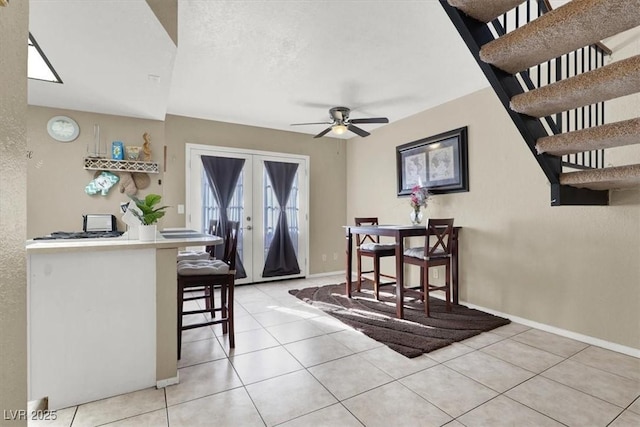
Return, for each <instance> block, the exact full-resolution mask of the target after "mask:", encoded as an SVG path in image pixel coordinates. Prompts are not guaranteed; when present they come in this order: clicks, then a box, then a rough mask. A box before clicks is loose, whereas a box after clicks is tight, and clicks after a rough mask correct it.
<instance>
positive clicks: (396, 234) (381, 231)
mask: <svg viewBox="0 0 640 427" xmlns="http://www.w3.org/2000/svg"><path fill="white" fill-rule="evenodd" d="M461 228H462V227H453V234H452V236H451V237H452V239H451V245H452V247H451V288H452V300H453V303H454V304H458V280H459V274H458V235H459V232H460V229H461ZM344 229H345V234H346V240H347V250H346V256H347V269H346V280H345V286H346V294H347V297H349V298H351V284H352V280H351V269H352V265H353V235H354V234H369V235H371V236H388V237H393V238H395V245H396V316H397V317H398V318H399V319H403V318H404V304H403V301H404V268H403V267H404V265H403V259H402V257H403V254H404V239H405V238H406V237H414V236H426V235H427V227H426V226H424V225H358V226H356V225H345V226H344Z"/></svg>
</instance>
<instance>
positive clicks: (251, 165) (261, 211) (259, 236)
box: [185, 144, 309, 284]
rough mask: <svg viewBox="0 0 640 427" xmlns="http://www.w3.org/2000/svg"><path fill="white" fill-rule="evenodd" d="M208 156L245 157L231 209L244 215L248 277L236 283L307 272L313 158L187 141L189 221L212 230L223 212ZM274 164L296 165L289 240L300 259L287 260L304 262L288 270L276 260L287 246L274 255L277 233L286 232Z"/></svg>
mask: <svg viewBox="0 0 640 427" xmlns="http://www.w3.org/2000/svg"><path fill="white" fill-rule="evenodd" d="M203 156H205V157H214V158H216V160H218V161H221V162H224V161H225V160H224V159H229V160H230V161H235V162H238V161H239V162H240V163H242V162H243V165H242V170H241V172H240V174H239V176H238V179H237V182H236V183H235V187H234V188H233V195H232V197H231V200H230V202H229V204H228V206H227V209H226V214H227V217H228V219H229V220H232V221H240V235H239V236H238V254H239V259H240V262H241V264H242V268H243V269H244V272H245V274H246V277H244V278H240V279H238V280H236V283H238V284H242V283H253V282H262V281H268V280H279V279H282V278H290V277H302V276H306V275H307V274H308V271H307V270H308V267H307V254H308V235H309V233H308V224H309V223H308V205H309V197H308V188H309V186H308V180H309V178H308V161H309V158H308V157H307V156H295V155H289V154H284V153H271V152H264V151H254V150H241V149H233V148H225V147H215V146H209V145H199V144H187V145H186V156H185V159H186V212H185V213H186V226H187V227H188V228H191V229H194V230H199V231H201V232H206V231H207V230H208V228H209V223H210V221H211V220H213V221H214V222H215V221H216V220H217V219H219V218H220V209H221V207H220V205H219V203H218V201H217V200H216V197H215V196H214V192H213V190H212V187H211V185H210V180H209V178H208V176H207V172H206V171H205V167H204V165H203V161H202V158H203ZM274 164H275V165H276V166H283V165H286V166H284V167H286V168H287V169H288V170H291V171H294V170H295V173H294V174H293V175H292V176H291V178H292V181H291V183H290V185H288V190H289V194H288V199H287V200H286V205H285V207H284V211H285V213H284V215H286V228H287V230H286V233H287V235H288V240H289V241H290V242H291V244H292V246H293V251H294V252H295V255H294V256H295V259H294V260H292V259H291V256H289V257H288V258H289V260H288V262H287V264H288V265H290V264H291V263H292V262H293V264H296V263H297V266H298V267H299V269H297V270H296V269H295V268H294V269H291V268H289V269H281V270H282V271H281V272H278V271H279V270H280V269H278V268H277V267H276V268H275V269H274V268H273V267H272V265H273V262H274V257H275V256H276V254H275V252H281V251H272V252H274V253H272V254H271V256H269V249H270V248H271V245H272V243H273V240H274V235H275V234H281V233H279V231H281V230H280V229H279V228H278V224H281V225H282V222H281V221H282V219H281V217H280V214H281V210H282V209H281V206H280V203H279V202H278V197H277V195H276V193H275V191H274V185H273V183H272V182H271V177H270V174H269V172H268V170H267V169H268V168H267V166H272V165H274ZM281 199H282V197H281ZM281 201H282V200H281ZM279 220H280V221H279ZM280 228H282V227H280ZM274 233H275V234H274ZM276 245H277V243H276ZM289 247H290V246H289ZM274 249H276V248H274ZM267 258H268V259H269V265H270V266H271V267H269V268H265V262H266V260H267ZM276 262H277V261H276ZM274 270H275V271H276V272H275V273H274Z"/></svg>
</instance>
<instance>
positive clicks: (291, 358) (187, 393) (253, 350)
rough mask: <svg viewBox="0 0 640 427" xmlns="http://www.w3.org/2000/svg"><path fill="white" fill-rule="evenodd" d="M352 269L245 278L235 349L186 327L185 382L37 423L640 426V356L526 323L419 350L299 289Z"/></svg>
mask: <svg viewBox="0 0 640 427" xmlns="http://www.w3.org/2000/svg"><path fill="white" fill-rule="evenodd" d="M341 280H342V277H341V276H334V277H324V278H319V279H305V280H289V281H283V282H272V283H266V284H258V285H249V286H238V287H236V348H235V349H234V350H233V351H229V346H228V341H227V338H226V336H223V335H222V331H221V329H220V327H219V326H216V327H214V328H200V329H193V330H190V331H186V332H185V333H184V335H183V336H184V338H183V339H184V341H183V350H182V351H183V354H182V359H181V360H180V362H179V368H180V370H179V374H180V384H178V385H175V386H170V387H167V388H166V389H160V390H156V389H155V388H150V389H146V390H141V391H137V392H134V393H129V394H126V395H122V396H116V397H112V398H109V399H104V400H101V401H97V402H91V403H87V404H84V405H79V406H77V407H72V408H66V409H62V410H59V411H57V417H58V418H57V420H56V421H55V422H51V421H49V422H32V423H30V424H29V425H30V426H45V425H46V426H64V427H69V426H71V427H79V426H120V427H122V426H136V427H138V426H149V427H155V426H163V427H167V426H171V427H182V426H185V427H197V426H216V427H222V426H241V427H249V426H275V425H278V426H286V427H294V426H295V427H300V426H313V427H316V426H340V427H349V426H363V425H364V426H442V425H447V426H468V427H471V426H536V427H537V426H562V425H569V426H580V427H590V426H593V427H599V426H612V427H622V426H640V359H636V358H633V357H630V356H626V355H622V354H619V353H615V352H612V351H610V350H605V349H602V348H599V347H594V346H590V345H587V344H584V343H581V342H578V341H574V340H571V339H568V338H564V337H561V336H558V335H554V334H550V333H547V332H544V331H540V330H536V329H531V328H529V327H526V326H523V325H520V324H515V323H512V324H509V325H506V326H503V327H501V328H498V329H495V330H493V331H491V332H486V333H483V334H481V335H478V336H476V337H473V338H470V339H468V340H466V341H462V342H460V343H456V344H453V345H451V346H449V347H445V348H443V349H440V350H438V351H435V352H432V353H429V354H426V355H423V356H421V357H418V358H415V359H407V358H405V357H404V356H401V355H399V354H398V353H396V352H394V351H392V350H390V349H389V348H387V347H385V346H382V345H380V344H379V343H377V342H376V341H373V340H371V339H369V338H368V337H366V336H364V335H362V334H360V333H358V332H356V331H354V330H352V329H350V328H348V327H346V326H345V325H343V324H342V323H340V322H339V321H337V320H335V319H333V318H332V317H330V316H327V315H325V314H324V313H322V312H320V311H318V310H316V309H315V308H313V307H311V306H309V305H307V304H305V303H303V302H301V301H300V300H298V299H297V298H294V297H292V296H291V295H289V294H288V292H287V291H288V290H289V289H301V288H304V287H308V286H316V285H323V284H328V283H336V282H338V281H341ZM191 303H195V302H191Z"/></svg>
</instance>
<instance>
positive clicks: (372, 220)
mask: <svg viewBox="0 0 640 427" xmlns="http://www.w3.org/2000/svg"><path fill="white" fill-rule="evenodd" d="M355 223H356V225H378V218H377V217H368V218H364V217H360V218H355ZM391 256H392V257H395V256H396V245H395V243H380V236H371V235H369V234H356V265H357V274H358V278H357V279H356V289H357V290H358V292H360V288H361V287H362V275H363V274H365V273H373V292H374V294H375V296H376V299H380V277H386V278H388V279H394V280H395V279H396V277H395V276H391V275H388V274H383V273H381V272H380V258H383V257H391ZM362 257H369V258H371V259H372V260H373V270H368V271H362Z"/></svg>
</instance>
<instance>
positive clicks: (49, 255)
mask: <svg viewBox="0 0 640 427" xmlns="http://www.w3.org/2000/svg"><path fill="white" fill-rule="evenodd" d="M221 243H222V239H221V238H220V237H217V236H211V235H206V234H200V233H197V232H194V231H190V230H171V231H168V232H162V233H158V234H157V236H156V240H155V241H151V242H146V241H140V240H134V239H129V238H128V237H127V235H126V233H125V234H124V235H123V236H121V237H114V238H96V239H70V240H66V239H63V240H29V241H27V244H26V250H27V268H28V280H27V287H28V290H27V298H28V369H29V400H34V399H40V398H43V397H48V399H49V409H51V410H54V409H60V408H65V407H69V406H73V405H77V404H81V403H86V402H90V401H93V400H97V399H103V398H106V397H110V396H114V395H118V394H122V393H128V392H131V391H135V390H140V389H143V388H147V387H152V386H156V387H165V386H167V385H171V384H176V383H177V382H178V372H177V360H176V354H177V343H176V325H177V322H176V312H177V307H176V256H177V253H178V249H179V248H184V247H194V246H211V245H216V244H221Z"/></svg>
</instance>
